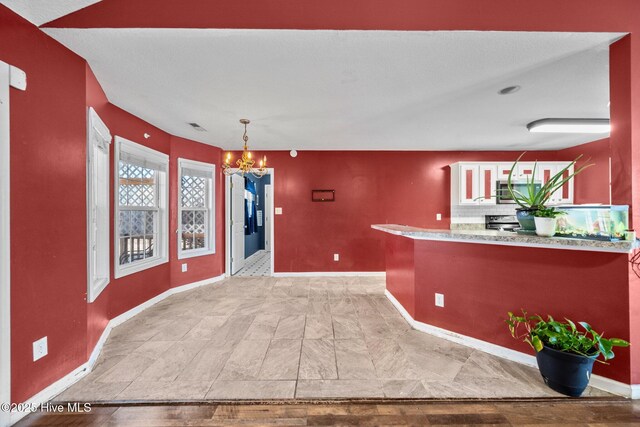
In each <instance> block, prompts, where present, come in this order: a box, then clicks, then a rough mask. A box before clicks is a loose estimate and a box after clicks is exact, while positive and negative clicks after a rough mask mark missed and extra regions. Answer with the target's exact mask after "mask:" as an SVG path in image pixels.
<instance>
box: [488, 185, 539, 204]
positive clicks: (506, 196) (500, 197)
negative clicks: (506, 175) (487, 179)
mask: <svg viewBox="0 0 640 427" xmlns="http://www.w3.org/2000/svg"><path fill="white" fill-rule="evenodd" d="M541 186H542V185H541V184H540V183H535V184H534V189H535V192H536V193H537V192H538V191H540V187H541ZM511 187H513V189H514V190H515V191H519V192H520V193H522V194H527V193H528V192H529V190H528V188H527V182H526V181H516V182H513V181H512V182H511ZM496 203H498V204H500V205H515V204H516V202H515V200H513V198H512V197H511V193H510V192H509V186H508V185H507V181H498V182H497V184H496Z"/></svg>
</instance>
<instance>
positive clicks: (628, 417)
mask: <svg viewBox="0 0 640 427" xmlns="http://www.w3.org/2000/svg"><path fill="white" fill-rule="evenodd" d="M80 425H82V426H185V425H189V426H229V425H243V426H256V425H299V426H312V425H313V426H334V425H358V426H383V425H395V426H400V425H412V426H424V425H441V426H445V425H446V426H460V425H476V426H477V425H507V426H508V425H514V426H534V425H544V426H552V425H556V426H612V425H613V426H635V425H639V426H640V401H629V400H623V399H608V398H591V399H571V400H570V399H544V400H523V399H519V400H495V401H404V402H403V401H397V400H396V401H391V402H390V401H377V402H376V401H372V402H367V403H340V402H333V403H326V402H322V403H308V402H307V403H300V402H291V401H289V402H279V403H270V404H268V403H267V404H265V403H256V404H247V403H219V404H215V403H211V404H203V405H197V404H193V405H149V406H144V405H131V406H110V405H105V406H94V407H93V408H92V410H91V412H90V413H84V414H81V413H69V412H64V413H56V414H42V413H37V414H32V415H30V416H29V417H27V418H25V419H23V420H22V421H21V422H19V423H18V424H17V426H80Z"/></svg>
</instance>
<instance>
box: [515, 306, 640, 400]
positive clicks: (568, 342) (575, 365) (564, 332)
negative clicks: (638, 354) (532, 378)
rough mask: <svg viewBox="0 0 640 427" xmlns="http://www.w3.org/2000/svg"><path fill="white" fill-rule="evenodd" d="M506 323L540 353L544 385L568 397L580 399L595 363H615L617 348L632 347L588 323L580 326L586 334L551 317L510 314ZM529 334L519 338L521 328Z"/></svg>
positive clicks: (539, 364)
mask: <svg viewBox="0 0 640 427" xmlns="http://www.w3.org/2000/svg"><path fill="white" fill-rule="evenodd" d="M508 316H509V318H508V319H507V320H506V322H507V325H508V326H509V331H510V332H511V336H512V337H514V338H516V339H522V340H523V341H524V342H526V343H528V344H529V345H530V346H531V347H533V349H534V350H535V351H536V360H537V361H538V368H539V369H540V374H541V375H542V378H543V379H544V382H545V383H546V384H547V385H548V386H549V387H551V388H552V389H553V390H555V391H557V392H559V393H562V394H565V395H567V396H573V397H579V396H580V395H581V394H582V392H583V391H584V389H585V388H587V385H588V384H589V379H590V378H591V371H592V369H593V362H595V361H598V362H600V363H605V362H604V361H601V360H598V357H599V356H600V355H602V356H603V358H604V360H605V361H606V360H610V359H613V357H614V354H613V350H612V349H613V347H628V346H629V343H628V342H627V341H625V340H622V339H620V338H604V337H603V336H602V334H599V333H597V332H596V331H594V330H593V329H592V328H591V326H590V325H589V324H588V323H586V322H578V324H579V325H580V326H581V327H582V328H583V329H584V331H581V330H578V328H577V326H576V323H575V322H572V321H571V320H569V319H567V318H565V319H564V320H565V321H566V322H558V321H556V320H554V319H553V317H551V316H547V320H544V319H543V318H542V317H540V316H538V315H535V316H527V313H526V312H525V311H524V310H522V316H516V315H514V314H513V313H511V312H509V313H508ZM521 326H522V327H524V329H525V332H524V333H522V334H519V329H520V327H521Z"/></svg>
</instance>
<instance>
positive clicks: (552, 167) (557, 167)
mask: <svg viewBox="0 0 640 427" xmlns="http://www.w3.org/2000/svg"><path fill="white" fill-rule="evenodd" d="M569 163H570V162H554V163H553V164H548V165H545V168H546V169H545V171H544V174H543V179H544V181H543V182H546V181H548V180H549V179H550V178H551V177H552V176H553V175H555V174H556V173H558V172H560V171H561V170H562V169H564V168H565V167H566V166H567V165H568V164H569ZM547 171H548V172H547ZM572 173H573V166H571V167H570V168H569V169H567V170H566V171H564V173H563V178H566V177H568V176H569V175H571V174H572ZM547 174H548V175H547ZM572 203H573V179H572V180H571V181H569V182H565V183H564V184H563V185H562V187H560V188H558V190H556V191H555V192H554V193H553V194H552V195H551V198H550V199H549V203H548V204H549V205H566V204H572Z"/></svg>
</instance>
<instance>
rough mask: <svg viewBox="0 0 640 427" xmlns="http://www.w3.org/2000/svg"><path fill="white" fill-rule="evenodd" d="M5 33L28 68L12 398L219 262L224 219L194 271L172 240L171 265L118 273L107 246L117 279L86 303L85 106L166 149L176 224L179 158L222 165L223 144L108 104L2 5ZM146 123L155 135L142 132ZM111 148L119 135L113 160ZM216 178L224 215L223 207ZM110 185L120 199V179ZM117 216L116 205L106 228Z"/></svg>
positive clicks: (15, 196) (16, 107) (22, 99)
mask: <svg viewBox="0 0 640 427" xmlns="http://www.w3.org/2000/svg"><path fill="white" fill-rule="evenodd" d="M0 39H1V40H2V45H0V59H2V60H3V61H5V62H8V63H10V64H12V65H15V66H17V67H19V68H21V69H22V70H24V71H25V72H26V73H27V78H28V87H27V91H25V92H20V91H12V94H11V196H12V199H11V234H12V240H11V243H12V245H11V252H12V253H11V255H12V257H11V270H12V271H11V275H12V280H11V286H12V289H11V322H12V325H11V327H12V335H11V336H12V354H11V358H12V367H11V375H12V378H13V382H12V399H13V401H15V402H20V401H24V400H26V399H27V398H29V397H31V396H32V395H34V394H35V393H37V392H38V391H40V390H42V389H43V388H45V387H46V386H48V385H50V384H51V383H53V382H55V381H56V380H58V379H60V378H61V377H63V376H64V375H66V374H68V373H69V372H71V371H72V370H74V369H75V368H77V367H78V366H80V365H81V364H83V363H84V362H86V361H87V359H88V357H89V355H90V353H91V352H92V351H93V348H94V346H95V343H96V342H97V340H98V339H99V337H100V335H101V334H102V332H103V331H104V328H105V326H106V324H107V323H108V321H109V320H110V319H112V318H113V317H115V316H117V315H119V314H121V313H123V312H125V311H127V310H130V309H131V308H133V307H135V306H137V305H139V304H141V303H143V302H145V301H147V300H149V299H150V298H152V297H154V296H156V295H158V294H160V293H162V292H164V291H165V290H167V289H169V288H170V287H172V286H177V285H181V284H185V283H190V282H193V281H198V280H203V279H206V278H210V277H214V276H217V275H219V274H221V273H222V272H223V270H224V266H223V259H224V240H223V238H220V236H221V233H222V230H223V228H222V227H223V221H222V220H218V221H217V225H218V243H217V253H216V255H212V256H208V257H201V258H191V259H189V260H188V261H187V262H188V263H189V267H190V268H189V272H188V273H177V271H179V266H178V265H177V264H176V252H175V251H176V245H175V239H172V240H171V241H170V242H171V245H170V253H169V258H170V261H169V262H168V263H166V264H163V265H160V266H157V267H154V268H151V269H149V270H145V271H142V272H139V273H135V274H132V275H129V276H126V277H123V278H120V279H114V276H113V244H112V245H111V261H112V262H111V270H112V271H111V282H110V284H109V285H108V286H107V288H106V289H105V290H104V291H103V292H102V293H101V294H100V296H99V297H98V299H97V300H96V301H95V302H94V303H92V304H87V302H86V287H87V267H86V263H87V258H86V250H87V248H86V186H85V179H86V149H85V146H86V126H87V122H86V117H87V112H86V111H87V107H89V106H92V107H93V108H94V109H95V110H96V112H97V113H98V115H99V116H100V117H101V118H102V120H103V121H104V122H105V123H106V125H107V126H108V127H109V129H110V131H111V134H112V135H114V136H115V135H118V136H122V137H124V138H127V139H130V140H132V141H135V142H138V143H140V144H143V145H146V146H149V147H151V148H153V149H155V150H158V151H161V152H164V153H166V154H169V155H170V164H171V168H172V169H171V171H170V189H171V191H172V193H171V204H170V209H169V216H170V221H171V225H172V227H175V224H176V213H177V209H176V208H175V201H176V199H175V196H176V191H177V178H176V169H175V165H176V162H177V160H176V159H177V157H178V156H180V157H185V158H190V159H193V160H199V161H205V162H210V163H216V164H218V163H219V158H220V150H219V149H218V148H216V147H211V146H206V145H203V144H199V143H195V142H193V141H188V140H183V139H180V138H174V137H172V136H171V135H169V134H167V133H166V132H163V131H161V130H160V129H158V128H156V127H154V126H152V125H150V124H149V123H147V122H145V121H143V120H140V119H139V118H137V117H135V116H133V115H131V114H129V113H127V112H126V111H123V110H121V109H120V108H118V107H115V106H114V105H112V104H109V102H108V100H107V98H106V96H105V94H104V92H103V91H102V88H101V87H100V85H99V83H98V81H97V80H96V78H95V76H94V75H93V73H92V72H91V70H90V69H89V67H88V66H87V65H86V62H85V61H84V60H83V59H82V58H80V57H78V56H77V55H75V54H74V53H72V52H70V51H69V50H67V49H66V48H64V47H63V46H62V45H60V44H59V43H57V42H56V41H54V40H53V39H51V38H49V37H48V36H46V35H45V34H44V33H42V32H41V31H40V30H38V29H37V28H36V27H35V26H33V25H32V24H30V23H28V22H27V21H25V20H23V19H22V18H20V17H19V16H18V15H15V14H14V13H13V12H11V11H10V10H9V9H7V8H6V7H4V6H0ZM144 133H149V134H150V135H151V137H150V138H149V139H145V138H144V137H143V134H144ZM113 152H114V147H113V144H112V149H111V153H112V156H111V162H112V164H113ZM112 174H113V168H112ZM111 182H113V175H112V180H111ZM221 182H222V180H221V179H220V180H218V187H219V188H218V189H217V190H218V193H217V200H216V207H217V215H218V216H219V217H220V216H221V215H222V214H221V212H222V209H223V208H224V204H223V203H224V197H223V196H224V193H223V191H221V189H220V185H221V184H220V183H221ZM111 193H112V194H111V195H112V197H111V200H114V198H113V186H112V189H111ZM113 223H114V222H113V209H112V214H111V230H110V231H111V233H113V231H114V230H113ZM174 229H175V228H174ZM111 235H113V234H111ZM174 235H175V233H170V236H171V237H173V236H174ZM174 264H176V265H174ZM176 269H177V270H176ZM43 336H47V337H48V346H49V349H48V350H49V352H48V355H47V356H46V357H44V358H42V359H40V360H38V361H37V362H33V360H32V342H33V341H35V340H37V339H39V338H41V337H43Z"/></svg>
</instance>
